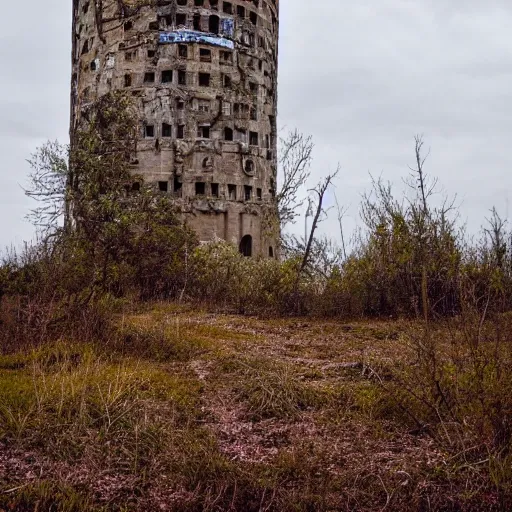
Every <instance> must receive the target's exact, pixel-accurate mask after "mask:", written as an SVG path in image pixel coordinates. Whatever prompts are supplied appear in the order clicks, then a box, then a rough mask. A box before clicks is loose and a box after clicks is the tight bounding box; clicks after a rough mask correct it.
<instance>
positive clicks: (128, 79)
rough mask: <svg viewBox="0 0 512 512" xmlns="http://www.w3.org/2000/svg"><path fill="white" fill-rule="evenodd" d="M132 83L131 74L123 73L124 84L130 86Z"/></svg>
mask: <svg viewBox="0 0 512 512" xmlns="http://www.w3.org/2000/svg"><path fill="white" fill-rule="evenodd" d="M130 85H132V75H129V74H126V75H124V86H125V87H130Z"/></svg>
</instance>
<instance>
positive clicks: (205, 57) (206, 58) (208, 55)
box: [199, 48, 212, 62]
mask: <svg viewBox="0 0 512 512" xmlns="http://www.w3.org/2000/svg"><path fill="white" fill-rule="evenodd" d="M199 60H200V61H202V62H211V61H212V52H211V50H208V49H206V48H199Z"/></svg>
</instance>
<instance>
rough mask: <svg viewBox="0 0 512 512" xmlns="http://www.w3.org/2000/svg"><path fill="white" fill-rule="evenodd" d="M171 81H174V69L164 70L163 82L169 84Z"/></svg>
mask: <svg viewBox="0 0 512 512" xmlns="http://www.w3.org/2000/svg"><path fill="white" fill-rule="evenodd" d="M171 82H172V70H171V69H166V70H165V71H162V83H163V84H169V83H171Z"/></svg>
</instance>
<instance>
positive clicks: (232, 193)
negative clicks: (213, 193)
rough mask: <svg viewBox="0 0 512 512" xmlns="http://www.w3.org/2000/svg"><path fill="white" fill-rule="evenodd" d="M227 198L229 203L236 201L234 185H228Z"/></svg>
mask: <svg viewBox="0 0 512 512" xmlns="http://www.w3.org/2000/svg"><path fill="white" fill-rule="evenodd" d="M228 197H229V199H230V200H231V201H236V185H228Z"/></svg>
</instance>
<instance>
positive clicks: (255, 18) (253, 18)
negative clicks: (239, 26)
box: [249, 11, 258, 25]
mask: <svg viewBox="0 0 512 512" xmlns="http://www.w3.org/2000/svg"><path fill="white" fill-rule="evenodd" d="M249 19H250V20H251V23H252V24H253V25H257V24H258V15H257V14H256V13H255V12H254V11H251V12H250V13H249Z"/></svg>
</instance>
